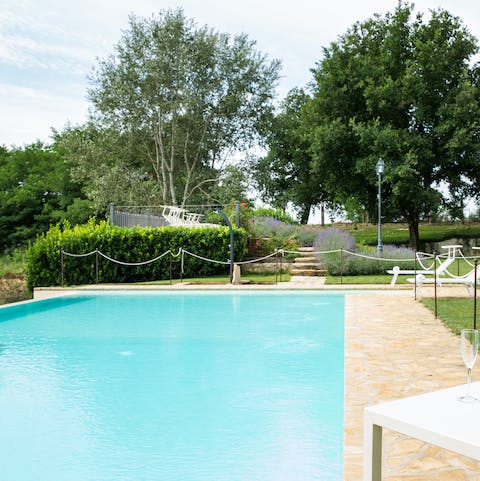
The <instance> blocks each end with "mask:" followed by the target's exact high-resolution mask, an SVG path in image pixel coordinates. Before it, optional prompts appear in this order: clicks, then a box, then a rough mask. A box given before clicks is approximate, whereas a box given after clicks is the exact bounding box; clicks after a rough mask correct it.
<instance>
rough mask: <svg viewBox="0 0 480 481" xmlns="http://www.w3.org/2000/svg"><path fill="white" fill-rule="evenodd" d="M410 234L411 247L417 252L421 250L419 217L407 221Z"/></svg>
mask: <svg viewBox="0 0 480 481" xmlns="http://www.w3.org/2000/svg"><path fill="white" fill-rule="evenodd" d="M407 222H408V232H409V235H410V240H409V241H410V247H411V248H412V249H415V250H419V249H420V236H419V233H418V217H415V218H413V219H407Z"/></svg>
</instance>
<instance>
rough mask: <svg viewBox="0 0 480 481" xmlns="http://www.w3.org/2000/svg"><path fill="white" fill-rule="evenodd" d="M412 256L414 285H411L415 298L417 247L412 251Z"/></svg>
mask: <svg viewBox="0 0 480 481" xmlns="http://www.w3.org/2000/svg"><path fill="white" fill-rule="evenodd" d="M414 256H415V257H414V258H413V270H414V274H413V275H414V279H415V281H414V285H413V289H414V290H413V292H414V298H415V300H417V249H415V251H414Z"/></svg>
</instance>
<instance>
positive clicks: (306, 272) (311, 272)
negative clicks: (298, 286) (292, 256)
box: [290, 269, 327, 276]
mask: <svg viewBox="0 0 480 481" xmlns="http://www.w3.org/2000/svg"><path fill="white" fill-rule="evenodd" d="M290 274H291V275H292V276H326V275H327V271H326V270H325V269H292V270H291V271H290Z"/></svg>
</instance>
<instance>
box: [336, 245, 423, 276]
mask: <svg viewBox="0 0 480 481" xmlns="http://www.w3.org/2000/svg"><path fill="white" fill-rule="evenodd" d="M357 254H360V255H362V256H366V257H360V256H352V255H349V254H346V262H345V265H346V268H345V269H344V270H343V274H345V275H352V276H357V275H370V274H386V271H387V270H388V269H392V268H393V266H395V265H399V266H400V267H401V268H402V269H414V266H415V262H414V258H415V252H414V251H413V250H411V249H408V248H405V247H395V246H383V255H382V259H378V258H377V249H376V247H364V248H363V249H362V250H360V251H358V252H357ZM338 274H340V272H339V270H338V271H337V272H336V273H334V275H338Z"/></svg>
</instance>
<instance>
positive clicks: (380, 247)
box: [375, 158, 385, 257]
mask: <svg viewBox="0 0 480 481" xmlns="http://www.w3.org/2000/svg"><path fill="white" fill-rule="evenodd" d="M375 170H376V172H377V176H378V244H377V256H378V257H382V253H383V244H382V174H383V171H384V170H385V162H384V161H383V159H382V158H380V159H378V161H377V164H376V165H375Z"/></svg>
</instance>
